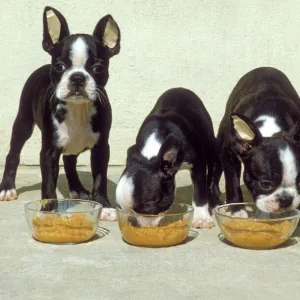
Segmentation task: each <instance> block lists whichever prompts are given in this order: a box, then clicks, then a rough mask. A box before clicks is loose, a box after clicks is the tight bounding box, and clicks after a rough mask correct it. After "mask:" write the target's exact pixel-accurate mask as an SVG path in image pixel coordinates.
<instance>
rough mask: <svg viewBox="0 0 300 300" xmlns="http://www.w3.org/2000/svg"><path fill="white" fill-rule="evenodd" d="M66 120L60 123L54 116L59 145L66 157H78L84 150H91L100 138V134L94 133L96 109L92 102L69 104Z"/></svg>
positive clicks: (67, 105)
mask: <svg viewBox="0 0 300 300" xmlns="http://www.w3.org/2000/svg"><path fill="white" fill-rule="evenodd" d="M65 108H66V110H67V113H66V116H65V120H64V121H63V122H62V123H59V122H58V121H57V120H56V118H55V117H54V116H53V118H52V119H53V123H54V126H55V129H56V135H57V145H58V146H60V147H62V148H63V149H64V150H63V152H64V154H65V155H72V154H74V155H76V154H79V153H80V152H81V151H83V150H84V149H86V148H88V149H91V148H92V147H93V146H94V145H95V143H96V142H97V140H98V138H99V135H100V134H99V133H95V132H93V130H92V128H91V118H92V116H93V115H94V114H95V113H96V109H95V107H94V106H93V104H92V103H91V102H83V103H80V104H79V103H78V104H75V103H72V102H70V103H67V104H66V105H65Z"/></svg>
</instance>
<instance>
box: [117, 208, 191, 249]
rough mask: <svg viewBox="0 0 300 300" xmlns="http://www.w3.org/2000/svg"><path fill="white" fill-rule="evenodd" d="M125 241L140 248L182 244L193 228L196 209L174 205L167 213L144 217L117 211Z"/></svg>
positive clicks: (118, 209)
mask: <svg viewBox="0 0 300 300" xmlns="http://www.w3.org/2000/svg"><path fill="white" fill-rule="evenodd" d="M116 211H117V218H118V223H119V228H120V230H121V233H122V236H123V239H124V240H125V241H126V242H127V243H129V244H131V245H134V246H139V247H170V246H174V245H178V244H180V243H182V242H183V241H184V240H185V239H186V238H187V236H188V233H189V230H190V228H191V224H192V220H193V215H194V208H193V207H192V206H190V205H187V204H181V203H176V204H175V203H174V204H173V205H172V206H171V207H170V208H169V209H168V210H167V211H166V212H165V213H162V214H159V215H144V214H138V213H136V212H134V211H131V212H123V211H122V210H121V209H120V208H119V207H117V209H116Z"/></svg>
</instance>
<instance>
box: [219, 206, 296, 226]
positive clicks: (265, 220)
mask: <svg viewBox="0 0 300 300" xmlns="http://www.w3.org/2000/svg"><path fill="white" fill-rule="evenodd" d="M235 205H242V206H246V205H248V206H254V207H256V205H255V203H253V202H245V203H244V202H239V203H230V204H222V205H219V206H218V207H215V208H214V213H215V214H216V215H219V216H223V217H226V218H229V219H233V220H244V221H245V220H249V219H250V220H251V221H258V222H278V221H284V220H292V219H296V218H300V210H298V209H297V208H294V209H293V210H292V211H295V212H296V214H295V215H294V216H289V217H282V218H272V219H267V218H261V219H259V218H241V217H233V216H228V215H226V214H223V213H221V212H219V211H218V210H219V209H220V208H224V207H229V206H235Z"/></svg>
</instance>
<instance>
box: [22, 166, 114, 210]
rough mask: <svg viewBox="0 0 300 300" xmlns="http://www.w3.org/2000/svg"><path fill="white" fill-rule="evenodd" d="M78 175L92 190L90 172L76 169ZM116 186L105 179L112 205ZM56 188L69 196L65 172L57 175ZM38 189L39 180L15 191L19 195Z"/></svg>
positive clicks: (39, 186)
mask: <svg viewBox="0 0 300 300" xmlns="http://www.w3.org/2000/svg"><path fill="white" fill-rule="evenodd" d="M78 175H79V178H80V181H81V183H82V184H83V186H84V187H85V188H86V189H87V190H88V191H92V186H93V178H92V174H91V173H90V172H85V171H78ZM116 186H117V185H116V183H114V182H113V181H111V180H109V179H107V195H108V198H109V201H110V203H111V204H112V206H113V207H115V206H116V202H115V191H116ZM57 189H58V191H59V192H60V193H61V194H62V196H63V198H66V199H67V198H69V197H70V196H69V186H68V181H67V178H66V175H65V174H60V175H59V176H58V180H57ZM40 190H41V182H39V183H36V184H33V185H30V186H23V187H21V188H19V189H17V193H18V195H21V194H22V193H25V192H31V191H39V193H40Z"/></svg>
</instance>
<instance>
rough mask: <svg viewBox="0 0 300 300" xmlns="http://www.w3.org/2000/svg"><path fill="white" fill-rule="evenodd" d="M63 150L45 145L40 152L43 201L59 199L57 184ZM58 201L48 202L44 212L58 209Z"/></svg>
mask: <svg viewBox="0 0 300 300" xmlns="http://www.w3.org/2000/svg"><path fill="white" fill-rule="evenodd" d="M60 154H61V149H58V148H55V147H53V146H52V145H50V146H47V144H45V143H44V144H43V146H42V150H41V152H40V167H41V173H42V189H41V190H42V199H57V195H56V184H57V178H58V173H59V158H60ZM57 204H58V202H57V201H55V200H54V201H48V202H47V203H46V204H45V206H44V207H43V208H42V210H45V211H50V210H53V209H56V208H57Z"/></svg>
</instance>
